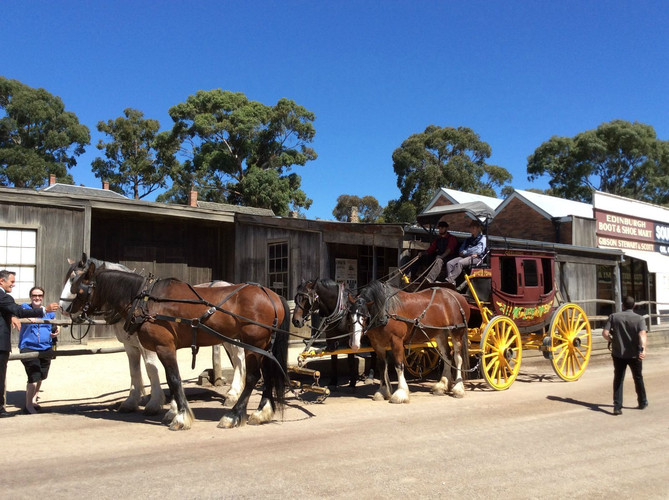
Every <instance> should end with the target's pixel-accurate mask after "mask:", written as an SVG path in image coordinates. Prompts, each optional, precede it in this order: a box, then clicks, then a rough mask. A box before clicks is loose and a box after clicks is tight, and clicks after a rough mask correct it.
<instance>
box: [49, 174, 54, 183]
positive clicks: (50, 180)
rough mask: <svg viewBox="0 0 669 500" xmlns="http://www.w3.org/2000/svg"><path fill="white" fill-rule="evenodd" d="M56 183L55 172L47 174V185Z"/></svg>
mask: <svg viewBox="0 0 669 500" xmlns="http://www.w3.org/2000/svg"><path fill="white" fill-rule="evenodd" d="M55 183H56V174H49V186H53V185H54V184H55Z"/></svg>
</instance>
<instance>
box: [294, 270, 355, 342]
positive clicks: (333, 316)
mask: <svg viewBox="0 0 669 500" xmlns="http://www.w3.org/2000/svg"><path fill="white" fill-rule="evenodd" d="M314 285H315V283H314ZM345 292H346V287H345V286H344V283H339V285H338V290H337V305H336V306H335V308H334V310H333V311H332V313H330V314H329V315H328V316H326V317H325V318H322V321H321V324H320V325H319V326H318V329H317V330H316V333H315V334H314V335H313V336H312V337H311V338H310V339H309V341H308V342H307V345H306V346H305V350H308V349H310V348H311V346H312V345H313V343H314V342H315V341H316V340H320V339H321V337H322V336H323V333H325V332H326V331H327V330H330V329H331V327H332V326H333V325H337V324H338V323H339V322H340V321H341V320H343V319H344V317H345V316H346V314H347V313H348V308H347V306H346V299H345V295H346V293H345ZM298 295H302V296H306V297H307V298H308V299H309V300H310V304H311V310H310V312H309V314H307V316H305V318H304V319H305V320H307V319H308V317H309V316H310V315H311V311H313V307H314V305H315V304H316V303H318V304H319V308H318V309H319V310H320V305H321V304H320V297H319V296H318V293H316V291H315V286H314V289H312V290H310V291H309V293H305V292H300V293H298ZM296 307H297V305H296ZM300 308H301V309H302V310H303V311H304V307H302V306H300ZM348 336H349V334H348V333H345V334H342V335H337V336H335V337H330V338H329V339H328V340H337V339H340V338H345V337H348Z"/></svg>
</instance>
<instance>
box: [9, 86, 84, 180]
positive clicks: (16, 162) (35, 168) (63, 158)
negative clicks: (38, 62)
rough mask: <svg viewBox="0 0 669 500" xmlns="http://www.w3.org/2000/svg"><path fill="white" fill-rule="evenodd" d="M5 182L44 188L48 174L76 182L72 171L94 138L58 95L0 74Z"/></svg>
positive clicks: (58, 178)
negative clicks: (66, 108) (69, 171)
mask: <svg viewBox="0 0 669 500" xmlns="http://www.w3.org/2000/svg"><path fill="white" fill-rule="evenodd" d="M0 109H2V111H3V113H2V114H0V185H5V186H6V185H14V186H16V187H25V188H39V187H42V186H43V185H45V184H46V182H47V180H48V178H49V175H50V174H55V175H56V179H57V181H58V182H62V183H66V184H73V179H72V176H71V175H70V174H69V173H68V172H67V170H68V169H69V168H72V167H73V166H74V165H76V164H77V161H76V157H77V156H79V155H81V154H82V153H83V152H84V148H85V146H86V145H87V144H89V143H90V140H91V138H90V132H89V130H88V127H86V126H85V125H81V124H80V123H79V120H78V119H77V116H76V115H75V114H74V113H71V112H69V111H65V105H64V104H63V101H62V100H61V99H60V98H59V97H55V96H53V95H51V94H50V93H49V92H47V91H46V90H44V89H34V88H31V87H28V86H27V85H24V84H22V83H21V82H19V81H17V80H9V79H7V78H4V77H0Z"/></svg>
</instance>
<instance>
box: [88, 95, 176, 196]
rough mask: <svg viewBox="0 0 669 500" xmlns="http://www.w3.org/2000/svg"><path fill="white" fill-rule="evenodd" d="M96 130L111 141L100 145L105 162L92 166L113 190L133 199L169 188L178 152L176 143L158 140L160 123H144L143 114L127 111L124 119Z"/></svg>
mask: <svg viewBox="0 0 669 500" xmlns="http://www.w3.org/2000/svg"><path fill="white" fill-rule="evenodd" d="M97 129H98V131H100V132H103V133H105V134H107V135H108V136H109V137H110V140H109V142H104V141H103V140H102V139H100V141H99V142H98V145H97V148H98V149H99V150H101V151H104V158H96V159H95V160H93V162H92V163H91V168H92V171H93V173H94V174H95V176H96V177H98V178H99V179H102V180H106V181H109V187H110V188H111V189H112V190H114V191H117V192H119V193H121V194H125V195H126V196H129V197H132V198H134V199H141V198H144V197H145V196H147V195H149V194H151V193H152V192H154V191H156V190H157V189H160V188H165V187H166V186H167V176H168V174H169V173H170V172H171V171H172V169H174V168H175V167H176V166H177V160H176V158H175V156H174V154H175V153H176V149H177V148H176V145H175V144H174V142H173V141H172V142H171V143H170V142H169V141H167V140H161V139H159V137H158V136H159V130H160V123H159V122H158V121H157V120H152V119H145V118H144V113H142V112H141V111H138V110H136V109H132V108H127V109H125V110H124V111H123V116H119V117H118V118H116V119H114V120H107V121H106V122H104V121H100V122H98V125H97Z"/></svg>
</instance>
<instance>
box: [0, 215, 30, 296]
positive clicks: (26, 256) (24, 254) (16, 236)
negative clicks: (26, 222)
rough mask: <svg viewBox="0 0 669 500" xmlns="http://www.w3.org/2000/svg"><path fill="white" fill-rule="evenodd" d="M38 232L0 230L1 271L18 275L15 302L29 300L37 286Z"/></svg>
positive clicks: (13, 294) (14, 291) (13, 293)
mask: <svg viewBox="0 0 669 500" xmlns="http://www.w3.org/2000/svg"><path fill="white" fill-rule="evenodd" d="M36 266H37V230H35V229H10V228H0V269H7V270H8V271H14V272H15V273H16V286H15V287H14V290H13V292H12V296H13V297H14V299H15V300H17V299H20V298H24V299H27V298H28V296H29V293H30V289H31V288H32V287H33V286H35V276H36Z"/></svg>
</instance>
